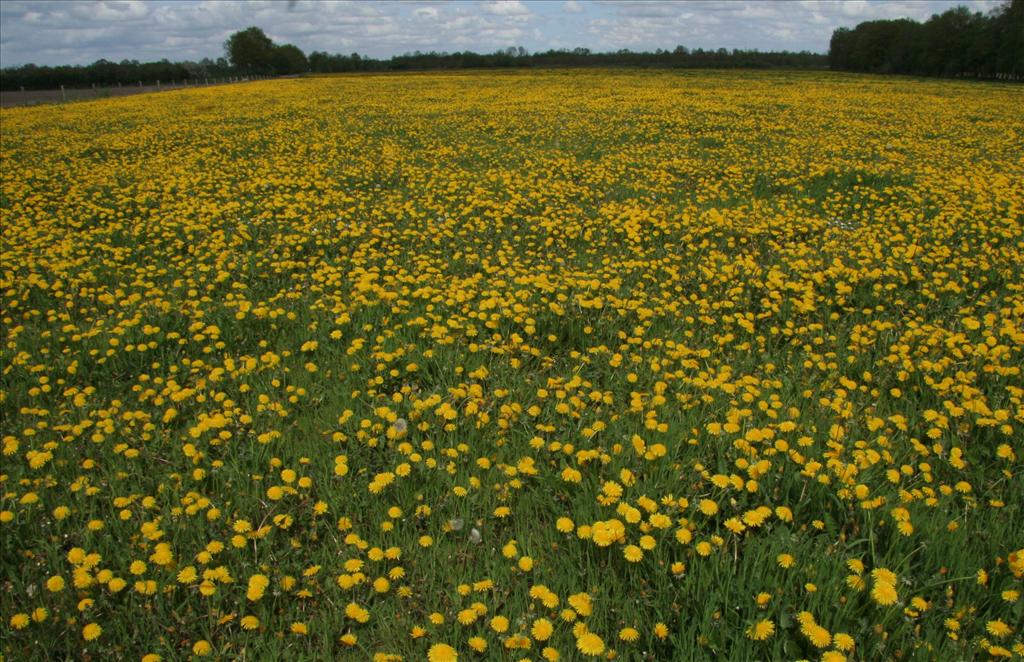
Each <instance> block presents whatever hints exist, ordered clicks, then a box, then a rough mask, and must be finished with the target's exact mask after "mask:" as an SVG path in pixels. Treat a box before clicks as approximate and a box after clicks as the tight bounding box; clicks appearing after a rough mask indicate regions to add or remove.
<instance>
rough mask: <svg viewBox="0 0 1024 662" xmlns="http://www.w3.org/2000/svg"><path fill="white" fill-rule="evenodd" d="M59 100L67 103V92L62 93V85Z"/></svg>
mask: <svg viewBox="0 0 1024 662" xmlns="http://www.w3.org/2000/svg"><path fill="white" fill-rule="evenodd" d="M60 98H61V101H67V100H68V95H67V92H65V91H64V86H63V85H61V86H60Z"/></svg>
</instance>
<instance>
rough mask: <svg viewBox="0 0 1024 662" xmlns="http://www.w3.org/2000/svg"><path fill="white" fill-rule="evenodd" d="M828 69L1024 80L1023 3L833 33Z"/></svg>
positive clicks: (871, 23)
mask: <svg viewBox="0 0 1024 662" xmlns="http://www.w3.org/2000/svg"><path fill="white" fill-rule="evenodd" d="M828 58H829V66H830V68H832V69H835V70H840V71H863V72H870V73H881V74H888V73H893V74H915V75H922V76H959V77H964V76H967V77H978V78H1007V79H1013V80H1019V79H1021V78H1024V0H1010V1H1009V2H1006V3H1005V4H1003V5H1001V6H1000V7H998V8H996V9H995V10H993V11H992V12H991V13H989V14H988V15H985V14H982V13H981V12H973V13H972V12H971V11H970V9H968V8H966V7H955V8H953V9H949V10H947V11H945V12H943V13H941V14H935V15H934V16H932V17H931V18H930V19H928V20H927V21H926V22H924V23H918V22H917V21H913V20H910V19H906V18H902V19H896V20H883V21H867V22H864V23H860V24H859V25H857V27H855V28H853V29H850V28H839V29H838V30H836V31H835V32H833V33H832V40H831V43H830V45H829V53H828Z"/></svg>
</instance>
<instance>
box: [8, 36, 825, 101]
mask: <svg viewBox="0 0 1024 662" xmlns="http://www.w3.org/2000/svg"><path fill="white" fill-rule="evenodd" d="M281 48H289V49H295V51H297V50H298V49H297V48H296V47H294V46H291V45H286V46H285V47H281ZM280 52H281V51H278V53H280ZM300 56H301V57H300ZM292 62H296V63H302V64H303V65H304V66H287V65H286V66H283V67H280V66H279V67H274V66H265V67H264V66H249V65H248V63H246V64H245V65H242V66H232V63H230V62H229V61H228V60H226V59H225V58H219V59H218V60H216V61H213V60H209V59H204V60H202V61H200V62H177V63H174V62H168V61H166V60H163V61H160V62H147V63H139V62H135V61H127V60H125V61H122V62H119V63H118V62H109V61H107V60H100V61H98V62H95V63H93V64H89V65H81V66H66V65H64V66H57V67H45V66H36V65H34V64H27V65H25V66H22V67H13V68H7V69H3V70H2V71H0V89H4V90H17V89H19V88H21V87H24V88H25V89H26V90H42V89H55V88H58V87H60V86H61V85H64V86H66V87H89V86H90V85H96V86H116V85H119V84H120V85H135V84H138V83H139V81H142V83H143V84H153V83H155V82H156V81H158V80H159V81H163V82H165V83H167V82H170V81H179V82H180V81H182V80H186V79H191V80H196V79H198V80H203V79H204V78H221V77H224V76H235V75H243V76H244V75H249V74H279V75H280V74H293V73H303V72H306V71H310V72H313V73H341V72H347V71H377V72H382V71H427V70H432V69H499V68H501V69H507V68H520V67H587V66H608V67H612V66H620V67H686V68H716V69H717V68H720V69H780V68H785V69H825V68H826V67H827V66H828V60H827V58H826V56H824V55H820V54H818V53H808V52H802V53H792V52H760V51H740V50H731V51H727V50H726V49H724V48H720V49H718V50H702V49H699V48H698V49H695V50H692V51H691V50H688V49H686V48H685V47H682V46H680V47H678V48H676V49H675V50H672V51H666V50H657V51H654V52H653V53H651V52H635V51H628V50H620V51H616V52H614V53H592V52H590V51H589V50H587V49H585V48H577V49H575V50H550V51H545V52H543V53H532V54H531V53H527V52H526V51H525V50H523V49H522V48H508V49H505V50H501V51H497V52H494V53H486V54H485V53H472V52H470V51H465V52H459V53H437V52H430V53H421V52H419V51H417V52H415V53H406V54H404V55H396V56H394V57H392V58H388V59H376V58H370V57H363V56H361V55H359V54H358V53H352V54H351V55H336V54H330V53H323V52H320V51H314V52H313V53H311V54H310V55H309V57H308V58H306V57H305V56H304V55H301V52H298V53H294V52H292ZM307 62H308V64H306V63H307Z"/></svg>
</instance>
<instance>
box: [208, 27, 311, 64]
mask: <svg viewBox="0 0 1024 662" xmlns="http://www.w3.org/2000/svg"><path fill="white" fill-rule="evenodd" d="M224 50H225V52H226V53H227V56H228V59H229V60H231V64H232V65H233V66H234V67H235V68H236V69H238V70H239V71H242V72H245V73H251V74H270V73H273V74H278V75H287V74H300V73H304V72H306V71H308V70H309V62H308V61H307V60H306V55H305V53H303V52H302V50H301V49H300V48H299V47H298V46H296V45H294V44H282V45H278V44H275V43H274V42H273V40H272V39H271V38H270V37H268V36H267V35H266V34H264V32H263V30H261V29H260V28H257V27H255V26H253V27H249V28H246V29H244V30H240V31H238V32H236V33H234V34H233V35H231V36H230V37H228V40H227V41H225V42H224Z"/></svg>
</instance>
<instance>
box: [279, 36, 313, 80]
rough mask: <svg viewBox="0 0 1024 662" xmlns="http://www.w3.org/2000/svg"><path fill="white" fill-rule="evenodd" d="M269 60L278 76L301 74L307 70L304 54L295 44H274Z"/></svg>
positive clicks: (307, 63)
mask: <svg viewBox="0 0 1024 662" xmlns="http://www.w3.org/2000/svg"><path fill="white" fill-rule="evenodd" d="M270 60H271V64H272V65H273V67H274V73H275V74H277V75H279V76H285V75H288V74H302V73H306V72H307V71H309V61H308V60H307V59H306V54H305V53H303V52H302V50H301V49H300V48H299V47H298V46H296V45H295V44H284V45H283V46H275V47H274V51H273V54H272V55H271V57H270Z"/></svg>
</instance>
